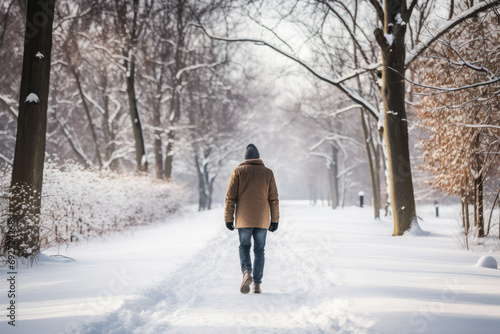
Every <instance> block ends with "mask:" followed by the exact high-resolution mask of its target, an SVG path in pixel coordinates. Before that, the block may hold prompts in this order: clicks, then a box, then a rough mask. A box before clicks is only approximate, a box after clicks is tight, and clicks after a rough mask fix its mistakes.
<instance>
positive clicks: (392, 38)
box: [384, 34, 394, 46]
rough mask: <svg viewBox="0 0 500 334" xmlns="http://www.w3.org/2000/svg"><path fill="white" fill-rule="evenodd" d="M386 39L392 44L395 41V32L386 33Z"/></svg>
mask: <svg viewBox="0 0 500 334" xmlns="http://www.w3.org/2000/svg"><path fill="white" fill-rule="evenodd" d="M384 36H385V40H386V41H387V44H389V46H392V42H394V35H393V34H384Z"/></svg>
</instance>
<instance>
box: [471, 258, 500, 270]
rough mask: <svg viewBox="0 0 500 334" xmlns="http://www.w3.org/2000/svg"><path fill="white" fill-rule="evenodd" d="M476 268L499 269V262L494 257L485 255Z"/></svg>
mask: <svg viewBox="0 0 500 334" xmlns="http://www.w3.org/2000/svg"><path fill="white" fill-rule="evenodd" d="M476 266H478V267H483V268H491V269H497V268H498V264H497V260H495V258H494V257H493V256H489V255H485V256H483V257H481V258H480V259H479V260H478V261H477V263H476Z"/></svg>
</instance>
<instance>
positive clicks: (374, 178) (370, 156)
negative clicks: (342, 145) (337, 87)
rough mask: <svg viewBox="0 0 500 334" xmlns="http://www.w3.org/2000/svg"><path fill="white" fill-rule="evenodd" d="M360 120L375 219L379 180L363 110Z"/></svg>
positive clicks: (360, 111)
mask: <svg viewBox="0 0 500 334" xmlns="http://www.w3.org/2000/svg"><path fill="white" fill-rule="evenodd" d="M359 114H360V119H361V129H362V130H363V139H364V143H365V152H366V157H367V161H368V168H369V172H370V183H371V186H372V194H373V210H374V215H375V219H377V218H380V179H379V178H378V177H377V173H378V171H376V168H375V165H374V164H377V157H376V154H375V152H372V149H371V147H370V141H373V138H372V136H371V134H370V133H369V131H368V127H367V126H366V119H365V115H364V110H363V109H362V108H361V109H360V110H359Z"/></svg>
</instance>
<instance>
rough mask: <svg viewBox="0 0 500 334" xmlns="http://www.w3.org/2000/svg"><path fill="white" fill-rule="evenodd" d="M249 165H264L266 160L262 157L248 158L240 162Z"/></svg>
mask: <svg viewBox="0 0 500 334" xmlns="http://www.w3.org/2000/svg"><path fill="white" fill-rule="evenodd" d="M249 165H261V166H264V162H263V161H262V159H247V160H245V161H243V162H242V163H241V164H240V166H249Z"/></svg>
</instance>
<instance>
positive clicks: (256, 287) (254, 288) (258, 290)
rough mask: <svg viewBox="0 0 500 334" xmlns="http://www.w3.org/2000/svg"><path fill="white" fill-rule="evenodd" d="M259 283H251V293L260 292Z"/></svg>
mask: <svg viewBox="0 0 500 334" xmlns="http://www.w3.org/2000/svg"><path fill="white" fill-rule="evenodd" d="M261 292H262V290H261V289H260V284H257V283H254V285H253V293H261Z"/></svg>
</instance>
